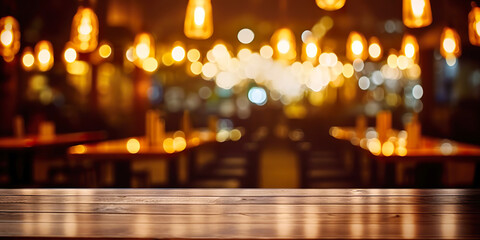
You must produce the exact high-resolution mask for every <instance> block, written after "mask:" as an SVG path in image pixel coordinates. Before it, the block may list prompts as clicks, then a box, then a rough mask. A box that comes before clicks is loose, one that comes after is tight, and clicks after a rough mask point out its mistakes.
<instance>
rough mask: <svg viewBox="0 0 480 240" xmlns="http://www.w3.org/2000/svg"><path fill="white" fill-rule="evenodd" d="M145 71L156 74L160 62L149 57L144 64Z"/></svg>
mask: <svg viewBox="0 0 480 240" xmlns="http://www.w3.org/2000/svg"><path fill="white" fill-rule="evenodd" d="M142 68H143V70H145V71H147V72H155V70H157V68H158V61H157V59H155V58H153V57H149V58H147V59H145V61H143V62H142Z"/></svg>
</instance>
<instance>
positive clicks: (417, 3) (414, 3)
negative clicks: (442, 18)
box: [403, 0, 432, 28]
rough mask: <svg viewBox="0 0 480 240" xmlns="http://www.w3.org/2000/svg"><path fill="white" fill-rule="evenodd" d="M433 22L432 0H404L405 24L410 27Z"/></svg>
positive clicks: (424, 25) (419, 26)
mask: <svg viewBox="0 0 480 240" xmlns="http://www.w3.org/2000/svg"><path fill="white" fill-rule="evenodd" d="M431 23H432V9H431V7H430V0H403V24H405V26H407V27H409V28H421V27H426V26H428V25H430V24H431Z"/></svg>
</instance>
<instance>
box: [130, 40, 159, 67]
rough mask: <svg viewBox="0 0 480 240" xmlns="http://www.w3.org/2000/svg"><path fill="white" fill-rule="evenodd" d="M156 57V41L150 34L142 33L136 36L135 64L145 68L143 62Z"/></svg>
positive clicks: (134, 48) (134, 42) (134, 43)
mask: <svg viewBox="0 0 480 240" xmlns="http://www.w3.org/2000/svg"><path fill="white" fill-rule="evenodd" d="M149 57H152V58H154V57H155V41H154V39H153V36H152V35H151V34H149V33H145V32H144V33H140V34H137V36H135V40H134V41H133V63H134V64H135V65H136V66H137V67H139V68H143V61H145V60H146V59H147V58H149Z"/></svg>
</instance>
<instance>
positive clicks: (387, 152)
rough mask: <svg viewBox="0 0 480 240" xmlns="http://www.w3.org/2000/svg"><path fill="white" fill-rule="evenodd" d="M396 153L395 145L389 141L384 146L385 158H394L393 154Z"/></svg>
mask: <svg viewBox="0 0 480 240" xmlns="http://www.w3.org/2000/svg"><path fill="white" fill-rule="evenodd" d="M394 151H395V145H393V143H392V142H390V141H387V142H385V143H384V144H383V146H382V154H383V155H384V156H387V157H388V156H392V154H393V152H394Z"/></svg>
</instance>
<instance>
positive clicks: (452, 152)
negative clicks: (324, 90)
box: [332, 127, 480, 161]
mask: <svg viewBox="0 0 480 240" xmlns="http://www.w3.org/2000/svg"><path fill="white" fill-rule="evenodd" d="M333 128H335V129H336V130H338V132H337V133H336V134H335V136H333V137H335V138H337V139H341V140H347V141H349V142H351V143H352V144H353V145H355V146H358V147H361V148H363V149H365V150H366V151H368V149H367V147H366V146H361V144H360V141H362V139H358V138H357V137H356V132H355V128H354V127H333ZM333 128H332V129H333ZM397 132H398V131H397ZM372 156H374V157H375V158H376V159H379V160H382V161H405V160H407V161H408V160H415V161H445V160H452V159H456V160H468V161H480V146H475V145H470V144H466V143H460V142H455V141H452V140H448V139H439V138H432V137H426V136H422V139H421V141H420V146H419V147H418V148H406V152H405V153H403V154H401V155H400V154H398V153H397V152H394V153H393V154H392V155H391V156H383V155H382V154H379V155H374V154H372Z"/></svg>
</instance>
